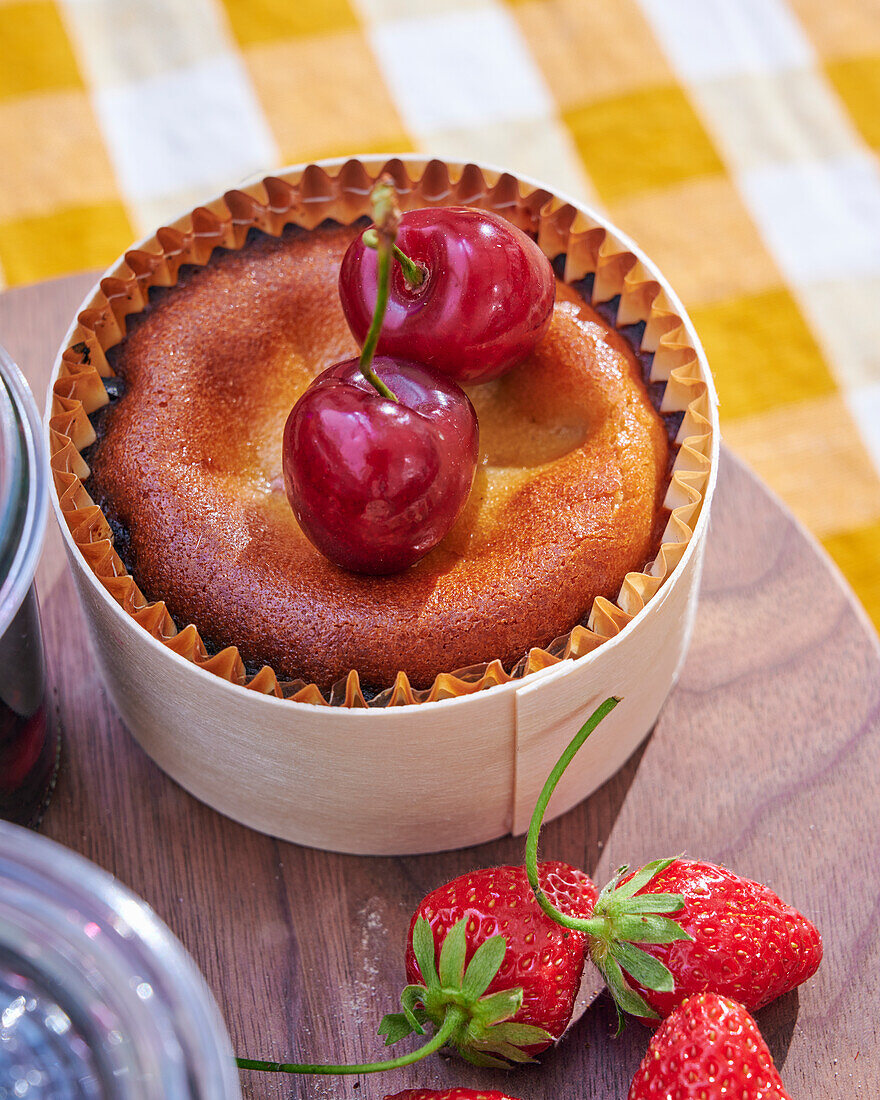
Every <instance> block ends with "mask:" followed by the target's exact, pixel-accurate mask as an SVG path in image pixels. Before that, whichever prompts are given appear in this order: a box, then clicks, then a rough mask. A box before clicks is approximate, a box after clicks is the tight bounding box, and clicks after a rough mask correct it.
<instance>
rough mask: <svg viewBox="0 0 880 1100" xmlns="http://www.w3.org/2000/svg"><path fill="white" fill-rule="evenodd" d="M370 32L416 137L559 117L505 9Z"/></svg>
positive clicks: (429, 19)
mask: <svg viewBox="0 0 880 1100" xmlns="http://www.w3.org/2000/svg"><path fill="white" fill-rule="evenodd" d="M369 34H370V40H371V42H372V45H373V49H374V50H375V53H376V56H377V58H378V60H379V64H380V66H381V68H382V71H383V74H384V76H385V79H386V81H387V83H388V87H389V89H390V91H391V94H392V96H393V97H394V101H395V103H396V104H397V106H398V109H399V110H400V113H401V114H402V116H403V118H404V122H405V123H406V126H407V129H408V130H409V131H410V133H412V134H415V135H419V136H421V137H424V136H425V135H430V134H432V133H434V132H435V131H437V130H453V129H459V128H462V127H466V126H481V125H485V124H487V123H492V122H504V121H508V120H511V119H519V118H522V119H529V118H540V117H552V115H553V114H554V106H553V102H552V100H551V97H550V93H549V91H548V90H547V87H546V85H545V84H544V80H543V78H542V76H541V74H540V73H539V71H538V69H537V66H536V64H535V62H534V60H533V59H532V57H531V55H530V54H529V51H528V49H527V48H526V46H525V43H524V42H523V40H522V38H521V36H520V33H519V30H518V28H517V25H516V23H515V21H514V20H513V19H512V18H511V16H510V15H509V14H508V13H507V12H506V11H504V10H502V9H501V8H495V7H485V8H478V9H476V10H473V11H456V12H447V13H444V14H442V15H433V16H426V17H424V18H416V17H413V18H410V19H398V20H393V21H389V22H383V23H378V24H376V25H375V26H373V27H372V28H371V29H370V32H369Z"/></svg>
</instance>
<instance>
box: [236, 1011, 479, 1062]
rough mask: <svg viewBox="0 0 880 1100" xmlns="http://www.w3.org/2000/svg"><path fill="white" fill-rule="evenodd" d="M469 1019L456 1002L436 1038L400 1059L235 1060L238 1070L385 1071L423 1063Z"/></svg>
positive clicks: (401, 1056) (402, 1055) (448, 1012)
mask: <svg viewBox="0 0 880 1100" xmlns="http://www.w3.org/2000/svg"><path fill="white" fill-rule="evenodd" d="M466 1019H467V1014H466V1013H465V1012H464V1011H463V1010H462V1009H461V1008H458V1007H457V1006H456V1005H452V1006H450V1008H449V1009H447V1012H446V1015H445V1017H444V1019H443V1023H442V1025H441V1027H440V1029H439V1030H438V1031H437V1033H436V1034H435V1035H434V1037H433V1038H432V1039H431V1040H429V1042H427V1043H425V1045H424V1046H422V1047H419V1048H418V1050H412V1051H410V1052H409V1054H401V1055H400V1057H398V1058H390V1059H389V1060H388V1061H387V1062H366V1063H364V1065H360V1066H327V1065H315V1066H311V1065H304V1064H301V1063H298V1062H264V1061H260V1060H259V1059H255V1058H236V1059H235V1063H236V1065H237V1066H238V1068H239V1069H256V1070H263V1071H265V1072H267V1073H315V1074H334V1075H337V1074H338V1075H340V1076H341V1075H352V1074H359V1073H382V1072H383V1071H384V1070H389V1069H399V1068H400V1067H401V1066H411V1065H412V1064H413V1062H420V1061H421V1060H422V1059H423V1058H427V1057H428V1055H429V1054H434V1053H435V1052H436V1051H438V1050H440V1049H441V1047H443V1046H445V1045H446V1042H447V1040H449V1039H450V1038H451V1036H452V1035H453V1034H454V1033H455V1032H456V1031H457V1030H458V1028H459V1027H461V1025H462V1024H463V1023H464V1022H465V1020H466Z"/></svg>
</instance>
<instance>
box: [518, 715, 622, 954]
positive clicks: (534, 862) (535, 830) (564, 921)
mask: <svg viewBox="0 0 880 1100" xmlns="http://www.w3.org/2000/svg"><path fill="white" fill-rule="evenodd" d="M619 702H620V700H619V699H615V698H611V699H606V700H605V702H604V703H601V704H600V705H599V706H598V707H596V709H595V710H594V711H593V713H592V714H591V715H590V717H589V718H588V719H587V720H586V722H584V724H583V725H582V726H581V728H580V729H579V730H578V732H577V733H576V734H575V736H574V737H573V738H572V740H571V743H570V744H569V746H568V747H567V748H566V749H565V751H564V752H563V754H562V756H560V757H559V759H558V760H557V761H556V763H555V764H554V766H553V770H552V771H551V772H550V774H549V775H548V776H547V781H546V782H545V783H544V786H543V788H542V789H541V793H540V794H539V795H538V801H537V802H536V803H535V809H534V810H533V811H532V820H531V822H530V823H529V831H528V834H527V836H526V874H527V875H528V878H529V883H530V884H531V887H532V890H533V892H534V895H535V898H536V900H537V902H538V905H540V906H541V908H542V909H543V910H544V912H545V913H546V914H547V916H548V917H550V919H551V920H554V921H556V923H557V924H561V925H562V926H563V927H564V928H571V929H573V930H574V931H576V932H588V933H590V934H591V935H600V934H601V933H602V932H604V929H605V924H606V922H605V921H604V920H602V919H601V918H600V919H598V920H597V919H594V918H592V917H590V918H586V919H585V918H583V917H570V916H567V915H566V914H565V913H563V912H561V911H560V910H559V909H557V908H556V906H555V905H554V904H553V902H552V901H550V899H549V898H548V897H547V895H546V894H545V893H544V891H543V890H542V889H541V885H540V883H539V881H538V836H539V835H540V832H541V825H542V824H543V822H544V814H545V813H546V812H547V805H548V803H549V802H550V798H551V796H552V794H553V792H554V791H555V790H556V785H557V783H558V782H559V780H560V779H561V778H562V775H563V773H564V772H565V769H566V768H567V767H568V765H569V764H570V763H571V762H572V760H573V759H574V758H575V756H576V755H577V752H578V750H579V749H580V748H581V746H582V745H583V744H584V742H585V741H586V740H587V738H588V737H589V736H590V734H591V733H592V732H593V730H594V729H595V728H596V726H598V725H599V723H600V722H601V721H602V719H603V718H606V717H607V716H608V715H609V714H610V713H611V711H612V710H614V708H615V707H616V706H617V704H618V703H619Z"/></svg>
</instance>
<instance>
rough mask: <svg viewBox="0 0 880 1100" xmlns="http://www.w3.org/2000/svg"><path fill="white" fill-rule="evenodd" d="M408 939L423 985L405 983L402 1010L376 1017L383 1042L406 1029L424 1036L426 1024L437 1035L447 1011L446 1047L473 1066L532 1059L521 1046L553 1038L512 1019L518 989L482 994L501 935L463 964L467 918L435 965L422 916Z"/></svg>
mask: <svg viewBox="0 0 880 1100" xmlns="http://www.w3.org/2000/svg"><path fill="white" fill-rule="evenodd" d="M412 943H413V953H414V954H415V957H416V962H417V963H418V964H419V972H420V973H421V975H422V979H423V983H424V984H422V985H408V986H407V987H406V988H405V989H404V991H403V993H402V994H401V997H400V1003H401V1007H402V1008H403V1011H402V1012H397V1013H392V1014H390V1015H388V1016H386V1017H385V1018H384V1019H383V1020H382V1023H381V1024H380V1025H379V1034H380V1035H384V1036H385V1043H386V1045H388V1046H390V1045H391V1044H392V1043H396V1042H397V1041H398V1040H400V1039H402V1038H404V1036H406V1035H409V1034H410V1033H412V1032H416V1033H417V1034H419V1035H424V1034H425V1026H426V1024H429V1023H430V1024H431V1025H433V1027H434V1028H435V1031H436V1033H437V1034H439V1033H440V1031H441V1030H443V1029H444V1028H446V1027H447V1026H448V1021H449V1018H450V1014H455V1017H456V1020H457V1023H456V1026H455V1027H454V1028H453V1030H452V1031H451V1032H450V1034H449V1035H448V1037H447V1039H446V1045H448V1046H451V1047H454V1048H455V1049H456V1050H457V1051H458V1052H459V1054H460V1055H461V1056H462V1057H463V1058H465V1059H466V1060H467V1061H469V1062H472V1063H473V1064H474V1065H477V1066H494V1067H497V1068H507V1066H508V1064H509V1063H510V1062H532V1061H534V1059H533V1058H532V1057H531V1055H530V1054H529V1053H528V1051H527V1050H526V1049H525V1048H527V1047H529V1046H533V1045H535V1044H537V1043H550V1042H552V1041H553V1036H552V1035H551V1034H550V1032H549V1031H545V1030H544V1028H541V1027H535V1026H534V1025H533V1024H521V1023H516V1022H514V1020H513V1017H514V1016H515V1015H516V1014H517V1012H519V1010H520V1008H521V1007H522V1001H523V991H522V989H521V988H519V987H517V988H515V989H504V990H500V991H499V992H497V993H487V992H486V990H487V989H488V988H489V986H490V985H491V983H492V981H493V979H494V978H495V976H496V975H497V973H498V971H499V970H500V968H501V964H502V962H503V961H504V956H505V954H506V953H507V941H506V940H505V938H504V936H492V937H490V938H489V939H487V940H485V941H484V942H483V943H481V944H480V946H479V947H478V948H477V950H476V951H475V952H474V954H473V957H472V958H471V961H470V962H469V963H468V964H467V966H465V959H466V955H467V918H463V919H462V920H460V921H458V922H457V923H456V924H454V925H453V926H452V928H450V930H449V932H447V934H446V937H445V938H444V940H443V943H442V946H441V948H440V958H439V960H438V962H439V965H435V962H434V960H435V958H436V942H435V940H434V933H433V931H432V929H431V925H430V924H429V923H428V921H427V920H425V918H424V917H419V918H418V920H417V921H416V923H415V925H414V927H413V934H412Z"/></svg>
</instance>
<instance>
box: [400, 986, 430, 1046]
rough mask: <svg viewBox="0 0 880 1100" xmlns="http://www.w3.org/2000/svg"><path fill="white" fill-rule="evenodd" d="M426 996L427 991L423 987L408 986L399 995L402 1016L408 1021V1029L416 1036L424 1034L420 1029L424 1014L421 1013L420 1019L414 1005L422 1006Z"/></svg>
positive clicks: (423, 1030)
mask: <svg viewBox="0 0 880 1100" xmlns="http://www.w3.org/2000/svg"><path fill="white" fill-rule="evenodd" d="M427 996H428V991H427V989H425V987H424V986H423V985H408V986H406V987H405V988H404V990H403V992H402V993H401V994H400V1004H401V1007H402V1008H403V1014H404V1016H405V1017H406V1019H407V1020H408V1021H409V1025H410V1029H411V1030H412V1031H415V1032H416V1033H417V1034H418V1035H424V1034H425V1029H424V1028H423V1027H422V1023H423V1020H424V1017H425V1013H424V1012H423V1011H422V1012H421V1018H420V1014H419V1011H418V1010H417V1009H416V1005H418V1004H424V1003H425V998H426V997H427Z"/></svg>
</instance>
